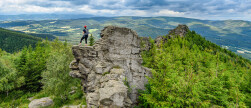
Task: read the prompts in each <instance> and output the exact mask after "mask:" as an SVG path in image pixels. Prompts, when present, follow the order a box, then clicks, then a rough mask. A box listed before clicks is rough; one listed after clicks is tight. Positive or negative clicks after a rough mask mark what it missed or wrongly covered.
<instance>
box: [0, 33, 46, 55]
mask: <svg viewBox="0 0 251 108" xmlns="http://www.w3.org/2000/svg"><path fill="white" fill-rule="evenodd" d="M38 41H42V39H41V38H37V37H34V36H31V35H27V34H24V33H19V32H15V31H11V30H7V29H3V28H0V48H1V49H2V50H4V51H7V52H10V53H12V52H18V51H19V50H21V49H22V48H23V47H24V46H29V45H31V46H32V47H35V45H36V43H37V42H38Z"/></svg>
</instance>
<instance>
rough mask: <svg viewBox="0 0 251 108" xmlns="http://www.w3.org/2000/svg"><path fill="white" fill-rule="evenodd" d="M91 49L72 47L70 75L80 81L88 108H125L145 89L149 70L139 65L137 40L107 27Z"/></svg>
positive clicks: (129, 32)
mask: <svg viewBox="0 0 251 108" xmlns="http://www.w3.org/2000/svg"><path fill="white" fill-rule="evenodd" d="M101 37H102V38H101V39H100V40H98V41H97V42H96V43H95V45H94V46H84V47H82V46H81V47H80V46H73V47H72V51H73V55H74V57H75V60H73V61H72V63H71V64H70V68H71V69H72V71H71V72H70V76H72V77H74V78H80V79H81V80H82V82H81V83H82V86H83V88H84V92H86V102H87V107H88V108H92V107H94V108H96V107H102V108H110V107H113V108H114V107H115V108H116V107H119V108H123V107H124V108H128V107H133V106H134V105H135V104H136V103H137V97H138V90H139V89H141V90H142V89H145V88H144V85H145V84H146V83H147V78H146V76H151V72H150V69H148V68H146V67H143V66H142V65H141V63H142V58H141V55H140V52H141V51H142V49H141V48H140V42H141V39H140V38H139V37H138V35H137V33H136V32H134V31H133V30H131V29H128V28H122V27H115V26H107V27H105V28H104V29H103V30H102V32H101Z"/></svg>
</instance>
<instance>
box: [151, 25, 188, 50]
mask: <svg viewBox="0 0 251 108" xmlns="http://www.w3.org/2000/svg"><path fill="white" fill-rule="evenodd" d="M188 31H189V28H188V27H187V25H178V26H177V27H176V28H175V29H172V30H170V31H169V34H168V35H167V36H164V37H163V36H158V37H157V38H156V39H155V44H156V45H157V46H160V45H161V41H162V43H165V42H167V41H168V39H171V38H175V37H177V36H180V37H185V36H186V34H187V33H188Z"/></svg>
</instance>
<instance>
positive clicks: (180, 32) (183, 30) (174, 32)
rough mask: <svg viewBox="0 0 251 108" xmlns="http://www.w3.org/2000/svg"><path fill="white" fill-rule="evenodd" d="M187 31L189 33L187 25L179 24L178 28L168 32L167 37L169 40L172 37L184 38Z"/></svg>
mask: <svg viewBox="0 0 251 108" xmlns="http://www.w3.org/2000/svg"><path fill="white" fill-rule="evenodd" d="M188 31H189V28H188V27H187V25H181V24H179V25H178V27H176V28H175V29H173V30H170V31H169V35H168V37H169V38H172V37H174V36H180V37H185V36H186V34H187V32H188Z"/></svg>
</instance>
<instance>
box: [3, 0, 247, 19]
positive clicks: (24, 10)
mask: <svg viewBox="0 0 251 108" xmlns="http://www.w3.org/2000/svg"><path fill="white" fill-rule="evenodd" d="M45 13H59V14H92V15H98V16H178V17H189V18H199V19H210V20H224V19H239V20H249V21H251V0H0V14H2V15H16V14H45Z"/></svg>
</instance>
